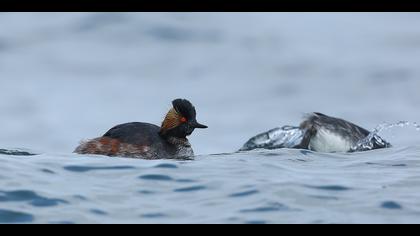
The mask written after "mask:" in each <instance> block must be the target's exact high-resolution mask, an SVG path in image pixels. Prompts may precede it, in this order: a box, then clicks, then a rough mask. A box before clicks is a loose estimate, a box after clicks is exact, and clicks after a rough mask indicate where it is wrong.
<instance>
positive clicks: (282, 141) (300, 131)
mask: <svg viewBox="0 0 420 236" xmlns="http://www.w3.org/2000/svg"><path fill="white" fill-rule="evenodd" d="M370 134H371V133H370V132H369V131H367V130H366V129H364V128H361V127H360V126H357V125H355V124H353V123H351V122H348V121H345V120H343V119H339V118H334V117H330V116H327V115H324V114H321V113H311V114H309V115H308V116H307V117H306V119H305V120H304V121H303V122H302V123H301V124H300V126H299V127H293V126H284V127H282V128H276V129H272V130H270V131H267V132H265V133H262V134H259V135H257V136H255V137H253V138H251V139H250V140H249V141H248V142H247V143H245V145H244V146H243V147H242V148H241V149H240V151H247V150H252V149H257V148H265V149H276V148H298V149H309V150H312V151H316V152H353V151H365V150H372V149H379V148H387V147H390V146H391V144H390V143H388V142H386V141H385V140H383V139H382V138H381V137H379V136H378V135H376V134H375V135H372V137H371V139H370V140H366V138H368V137H369V135H370ZM364 142H365V143H364Z"/></svg>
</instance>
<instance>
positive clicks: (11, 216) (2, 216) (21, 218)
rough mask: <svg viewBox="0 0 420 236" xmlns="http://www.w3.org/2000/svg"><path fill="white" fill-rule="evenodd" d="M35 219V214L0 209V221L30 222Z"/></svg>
mask: <svg viewBox="0 0 420 236" xmlns="http://www.w3.org/2000/svg"><path fill="white" fill-rule="evenodd" d="M33 221H34V216H33V215H30V214H27V213H23V212H17V211H9V210H3V209H0V223H6V224H7V223H28V222H33Z"/></svg>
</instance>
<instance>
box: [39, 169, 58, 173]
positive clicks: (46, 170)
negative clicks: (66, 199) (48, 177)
mask: <svg viewBox="0 0 420 236" xmlns="http://www.w3.org/2000/svg"><path fill="white" fill-rule="evenodd" d="M41 171H42V172H44V173H47V174H55V172H54V171H52V170H49V169H41Z"/></svg>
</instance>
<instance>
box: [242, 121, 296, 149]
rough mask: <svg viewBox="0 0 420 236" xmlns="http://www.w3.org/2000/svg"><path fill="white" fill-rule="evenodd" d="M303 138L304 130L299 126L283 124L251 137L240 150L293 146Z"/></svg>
mask: <svg viewBox="0 0 420 236" xmlns="http://www.w3.org/2000/svg"><path fill="white" fill-rule="evenodd" d="M302 138H303V131H302V130H301V129H300V128H299V127H294V126H283V127H281V128H275V129H272V130H269V131H267V132H265V133H261V134H259V135H257V136H255V137H253V138H251V139H250V140H248V141H247V142H246V143H245V144H244V146H243V147H242V148H241V149H240V150H239V151H249V150H252V149H256V148H265V149H276V148H293V147H295V146H296V145H298V144H300V142H301V140H302Z"/></svg>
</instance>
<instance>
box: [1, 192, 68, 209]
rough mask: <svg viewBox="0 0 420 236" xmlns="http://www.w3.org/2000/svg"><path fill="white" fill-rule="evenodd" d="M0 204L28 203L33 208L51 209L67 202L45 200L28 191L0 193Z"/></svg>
mask: <svg viewBox="0 0 420 236" xmlns="http://www.w3.org/2000/svg"><path fill="white" fill-rule="evenodd" d="M0 202H29V204H31V205H32V206H35V207H51V206H56V205H59V204H61V203H63V204H68V202H67V201H65V200H61V199H56V198H46V197H43V196H39V195H38V194H36V193H35V192H33V191H29V190H18V191H10V192H7V191H0Z"/></svg>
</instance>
